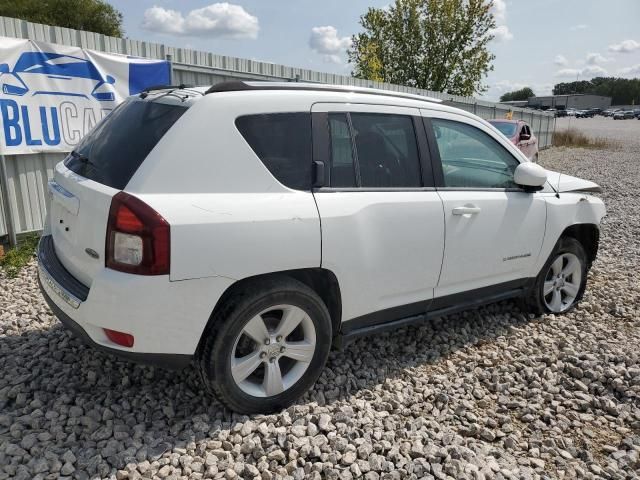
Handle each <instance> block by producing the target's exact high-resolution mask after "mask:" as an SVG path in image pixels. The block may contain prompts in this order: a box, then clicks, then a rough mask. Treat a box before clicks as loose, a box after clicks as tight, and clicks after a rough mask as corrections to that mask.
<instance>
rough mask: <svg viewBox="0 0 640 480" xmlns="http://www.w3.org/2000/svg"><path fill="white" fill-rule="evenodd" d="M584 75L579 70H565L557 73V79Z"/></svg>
mask: <svg viewBox="0 0 640 480" xmlns="http://www.w3.org/2000/svg"><path fill="white" fill-rule="evenodd" d="M581 73H582V70H580V69H578V68H563V69H561V70H558V71H557V72H556V77H577V76H578V75H580V74H581Z"/></svg>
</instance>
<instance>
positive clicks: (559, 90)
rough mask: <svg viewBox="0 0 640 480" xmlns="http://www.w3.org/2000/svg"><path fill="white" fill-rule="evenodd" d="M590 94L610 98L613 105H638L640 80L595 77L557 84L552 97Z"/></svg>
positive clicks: (639, 101) (639, 102)
mask: <svg viewBox="0 0 640 480" xmlns="http://www.w3.org/2000/svg"><path fill="white" fill-rule="evenodd" d="M572 93H590V94H593V95H604V96H606V97H611V103H612V104H613V105H631V104H634V105H638V104H640V78H619V77H596V78H592V79H591V80H581V81H579V82H568V83H558V84H557V85H555V86H554V87H553V94H554V95H569V94H572Z"/></svg>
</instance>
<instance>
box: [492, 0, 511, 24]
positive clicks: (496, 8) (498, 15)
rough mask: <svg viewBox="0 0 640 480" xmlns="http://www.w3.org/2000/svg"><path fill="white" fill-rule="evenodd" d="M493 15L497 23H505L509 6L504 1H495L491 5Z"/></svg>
mask: <svg viewBox="0 0 640 480" xmlns="http://www.w3.org/2000/svg"><path fill="white" fill-rule="evenodd" d="M491 13H493V18H495V19H496V23H503V22H504V21H506V19H507V4H506V3H505V1H504V0H493V4H492V5H491Z"/></svg>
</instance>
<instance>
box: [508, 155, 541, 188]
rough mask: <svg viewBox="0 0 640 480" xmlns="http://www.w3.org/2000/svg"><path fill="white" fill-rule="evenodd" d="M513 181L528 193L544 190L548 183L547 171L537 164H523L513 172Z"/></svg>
mask: <svg viewBox="0 0 640 480" xmlns="http://www.w3.org/2000/svg"><path fill="white" fill-rule="evenodd" d="M513 181H514V182H515V183H516V184H517V185H520V186H521V187H524V189H525V190H527V191H536V190H542V189H543V188H544V184H545V182H546V181H547V171H546V170H545V169H544V168H542V167H541V166H540V165H538V164H536V163H531V162H523V163H521V164H520V165H518V166H517V167H516V170H515V172H513Z"/></svg>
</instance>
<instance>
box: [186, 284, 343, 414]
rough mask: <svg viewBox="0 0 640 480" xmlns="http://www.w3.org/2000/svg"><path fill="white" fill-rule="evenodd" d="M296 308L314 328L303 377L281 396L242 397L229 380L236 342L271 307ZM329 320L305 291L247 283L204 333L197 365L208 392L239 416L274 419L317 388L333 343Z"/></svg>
mask: <svg viewBox="0 0 640 480" xmlns="http://www.w3.org/2000/svg"><path fill="white" fill-rule="evenodd" d="M283 304H288V305H293V306H296V307H298V308H301V309H302V310H304V312H305V313H306V314H307V315H308V316H309V317H310V318H311V320H312V322H313V325H314V327H315V334H316V347H315V351H314V353H313V357H312V360H311V362H309V366H308V367H307V369H306V371H305V372H304V374H303V376H302V377H301V378H300V379H299V380H298V381H297V382H296V383H294V384H293V385H292V386H291V387H290V388H288V389H286V390H285V391H283V392H282V393H280V394H278V395H274V396H271V397H257V396H252V395H249V394H248V393H246V392H245V391H243V390H242V389H241V388H240V387H239V386H238V385H237V384H236V382H235V381H234V379H233V376H232V374H231V355H232V352H233V349H234V346H235V342H236V338H238V336H239V335H240V333H241V332H242V330H243V328H244V327H245V325H246V324H247V322H248V321H249V320H250V319H252V318H253V317H254V316H256V315H258V314H259V313H260V312H262V311H264V310H265V309H268V308H269V307H271V306H277V305H283ZM331 330H332V327H331V317H330V315H329V311H328V310H327V307H326V305H325V304H324V302H323V301H322V300H321V299H320V297H319V296H318V295H317V294H316V293H315V292H314V291H313V290H312V289H311V288H309V287H308V286H307V285H305V284H303V283H302V282H299V281H297V280H295V279H292V278H290V277H286V276H281V277H274V278H269V279H266V280H263V281H254V282H249V283H247V284H246V285H245V286H243V287H242V288H241V290H239V291H238V292H236V293H235V294H233V295H232V296H231V297H229V298H228V299H227V300H226V301H225V303H224V304H223V305H222V306H221V307H220V308H218V309H217V310H216V312H215V313H214V315H213V317H212V319H211V321H210V322H209V326H208V328H207V329H206V331H205V333H204V337H203V339H202V344H201V346H200V348H199V352H198V358H197V364H198V368H199V371H200V375H201V378H202V381H203V383H204V385H205V387H206V389H207V390H208V391H209V392H210V393H212V394H213V395H215V396H216V397H217V398H218V399H219V400H220V401H221V402H222V403H224V404H225V405H226V406H227V407H228V408H230V409H231V410H233V411H235V412H238V413H246V414H249V413H270V412H274V411H277V410H281V409H283V408H285V407H287V406H289V405H291V404H292V403H293V402H295V401H296V400H297V399H298V398H300V397H301V396H302V395H303V394H304V393H305V392H306V391H307V390H308V389H309V388H311V387H312V386H313V384H314V383H315V382H316V380H317V379H318V377H319V376H320V373H321V372H322V369H323V368H324V365H325V363H326V360H327V357H328V355H329V350H330V348H331V342H332V331H331Z"/></svg>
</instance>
